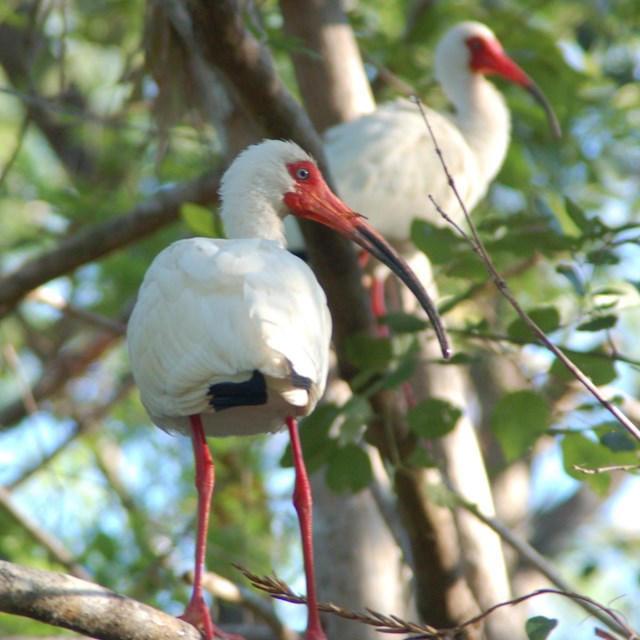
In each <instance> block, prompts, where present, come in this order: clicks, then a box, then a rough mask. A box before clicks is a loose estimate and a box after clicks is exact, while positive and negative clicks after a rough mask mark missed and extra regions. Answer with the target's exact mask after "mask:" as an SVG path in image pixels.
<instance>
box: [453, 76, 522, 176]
mask: <svg viewBox="0 0 640 640" xmlns="http://www.w3.org/2000/svg"><path fill="white" fill-rule="evenodd" d="M447 96H448V98H449V100H450V101H451V103H452V104H453V106H454V107H455V110H456V113H455V115H454V116H453V120H454V122H455V124H456V126H457V127H458V129H459V130H460V132H461V133H462V135H463V136H464V139H465V140H466V142H467V144H468V145H469V147H470V148H471V150H472V151H473V153H474V155H475V157H476V160H477V163H478V170H479V171H480V172H481V173H482V174H483V176H484V178H485V180H486V182H487V184H488V183H489V182H491V181H492V180H493V178H495V176H496V174H497V173H498V171H499V170H500V167H501V166H502V163H503V162H504V158H505V155H506V153H507V149H508V147H509V139H510V136H511V114H510V113H509V109H508V107H507V104H506V102H505V100H504V98H503V97H502V94H501V93H500V92H499V91H498V90H497V89H496V87H495V86H494V85H493V84H492V83H491V82H489V81H488V80H486V79H485V77H484V76H482V75H480V74H472V75H471V77H467V78H465V79H464V80H463V81H462V82H460V83H458V85H457V86H456V87H452V88H451V89H450V90H449V91H447Z"/></svg>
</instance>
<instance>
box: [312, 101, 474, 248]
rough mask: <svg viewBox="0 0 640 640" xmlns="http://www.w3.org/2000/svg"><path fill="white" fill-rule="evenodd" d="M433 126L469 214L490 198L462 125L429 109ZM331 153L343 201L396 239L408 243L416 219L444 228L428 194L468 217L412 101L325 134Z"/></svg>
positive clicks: (385, 106) (396, 103) (456, 214)
mask: <svg viewBox="0 0 640 640" xmlns="http://www.w3.org/2000/svg"><path fill="white" fill-rule="evenodd" d="M427 115H428V118H429V123H430V125H431V127H432V129H433V130H434V133H435V136H436V138H437V140H438V144H439V146H440V147H441V149H442V151H443V154H444V157H445V159H446V162H447V166H448V167H449V171H450V172H451V173H452V175H453V177H454V180H455V182H456V187H457V189H458V191H459V193H460V195H461V196H462V198H463V200H464V201H465V204H466V205H467V207H468V208H469V209H472V208H473V206H474V205H475V204H476V203H477V202H478V200H479V199H480V198H481V197H482V196H483V195H484V192H485V191H486V188H487V185H486V184H485V185H478V183H479V182H482V180H480V181H479V180H478V177H479V176H480V173H479V171H478V167H477V164H476V160H475V156H474V153H473V152H472V151H471V149H470V148H469V146H468V145H467V143H466V142H465V140H464V138H463V136H462V135H461V133H460V131H459V130H458V128H457V127H456V126H455V124H454V123H453V122H452V120H450V119H449V118H447V117H446V116H443V115H441V114H439V113H437V112H435V111H432V110H430V109H428V110H427ZM325 151H326V154H327V159H328V161H329V165H330V167H331V174H332V176H333V177H334V179H335V180H336V183H337V185H338V188H339V192H340V195H341V197H342V198H343V199H344V200H345V202H347V203H348V204H349V205H350V206H352V207H353V208H354V209H355V210H356V211H358V212H359V213H362V214H363V215H366V216H367V217H368V218H369V221H370V222H371V224H372V226H373V227H374V228H375V229H376V230H377V231H378V232H380V233H381V234H382V235H383V236H385V237H386V238H387V239H388V240H391V241H394V240H395V241H404V240H406V239H407V238H408V237H409V232H410V226H411V221H412V220H413V219H414V218H423V219H426V220H429V221H431V222H433V223H435V224H440V225H443V224H445V222H444V221H443V220H442V217H441V216H440V214H438V212H437V211H436V210H435V208H434V206H433V204H432V203H431V201H430V200H429V198H428V196H429V195H432V196H433V197H434V198H435V200H436V201H437V202H438V204H439V205H440V206H441V207H442V208H443V209H444V210H445V211H446V212H447V213H448V214H449V215H450V216H451V217H453V218H454V219H457V220H460V219H461V216H462V213H461V211H460V208H459V206H458V205H457V203H455V201H454V199H453V194H452V192H451V189H450V188H449V186H448V184H447V179H446V175H445V173H444V170H443V169H442V166H441V165H440V161H439V160H438V158H437V156H436V153H435V150H434V146H433V142H432V140H431V137H430V136H429V132H428V130H427V127H426V124H425V122H424V120H423V118H422V115H421V114H420V112H419V110H418V107H417V105H415V104H413V103H412V102H409V101H408V100H396V101H394V102H390V103H385V104H383V105H381V106H380V107H378V109H377V110H376V111H375V112H374V113H371V114H367V115H364V116H361V117H360V118H357V119H356V120H351V121H349V122H345V123H343V124H340V125H338V126H336V127H333V128H331V129H329V130H328V131H327V133H326V134H325Z"/></svg>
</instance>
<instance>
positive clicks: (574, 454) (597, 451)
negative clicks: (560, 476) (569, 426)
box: [562, 433, 612, 496]
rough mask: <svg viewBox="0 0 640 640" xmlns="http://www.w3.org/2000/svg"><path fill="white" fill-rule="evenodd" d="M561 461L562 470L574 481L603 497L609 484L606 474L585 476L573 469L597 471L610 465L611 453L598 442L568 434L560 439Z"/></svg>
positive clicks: (579, 434) (578, 435) (609, 479)
mask: <svg viewBox="0 0 640 640" xmlns="http://www.w3.org/2000/svg"><path fill="white" fill-rule="evenodd" d="M562 461H563V465H564V470H565V471H566V472H567V473H568V474H569V475H570V476H571V477H572V478H576V480H581V481H582V482H586V483H587V484H588V485H589V486H590V487H591V489H593V491H595V492H596V493H597V494H598V495H600V496H604V495H605V494H606V493H607V490H608V489H609V485H610V484H611V475H610V474H608V473H594V474H585V473H582V472H581V471H579V470H578V469H575V467H576V466H578V467H583V468H585V469H598V468H600V467H606V466H609V465H611V464H612V453H611V451H609V450H608V449H607V448H606V447H604V446H602V445H601V444H600V443H599V442H596V441H594V440H591V439H590V438H587V437H586V436H584V435H583V434H581V433H568V434H567V435H565V436H564V438H563V439H562Z"/></svg>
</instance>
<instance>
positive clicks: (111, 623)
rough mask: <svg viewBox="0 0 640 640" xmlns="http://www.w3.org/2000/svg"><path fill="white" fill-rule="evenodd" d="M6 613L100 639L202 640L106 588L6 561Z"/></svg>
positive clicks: (1, 603)
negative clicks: (180, 639) (181, 639)
mask: <svg viewBox="0 0 640 640" xmlns="http://www.w3.org/2000/svg"><path fill="white" fill-rule="evenodd" d="M0 611H3V612H4V613H11V614H14V615H19V616H25V617H27V618H32V619H34V620H39V621H41V622H45V623H47V624H52V625H55V626H57V627H62V628H64V629H70V630H71V631H75V632H76V633H81V634H84V635H87V636H90V637H92V638H98V639H99V640H123V639H124V638H127V640H175V638H183V639H184V640H201V636H200V633H199V632H198V631H197V630H196V628H195V627H192V626H191V625H190V624H188V623H186V622H183V621H182V620H178V618H174V617H172V616H170V615H167V614H166V613H162V612H161V611H158V610H156V609H153V608H151V607H148V606H147V605H144V604H142V603H140V602H136V601H135V600H131V599H129V598H125V597H124V596H121V595H118V594H117V593H114V592H113V591H109V590H108V589H105V588H104V587H100V586H98V585H96V584H92V583H90V582H86V581H84V580H79V579H78V578H73V577H72V576H68V575H64V574H59V573H51V572H49V571H41V570H39V569H28V568H26V567H21V566H19V565H15V564H11V563H9V562H5V561H2V560H0Z"/></svg>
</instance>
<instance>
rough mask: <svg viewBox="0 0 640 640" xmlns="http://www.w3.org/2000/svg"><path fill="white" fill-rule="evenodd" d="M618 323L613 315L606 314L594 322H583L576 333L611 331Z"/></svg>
mask: <svg viewBox="0 0 640 640" xmlns="http://www.w3.org/2000/svg"><path fill="white" fill-rule="evenodd" d="M616 322H618V316H616V315H614V314H608V315H606V316H600V317H599V318H595V319H594V320H589V321H588V322H583V323H582V324H581V325H579V326H578V331H602V330H603V329H611V328H612V327H614V326H615V325H616Z"/></svg>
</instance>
